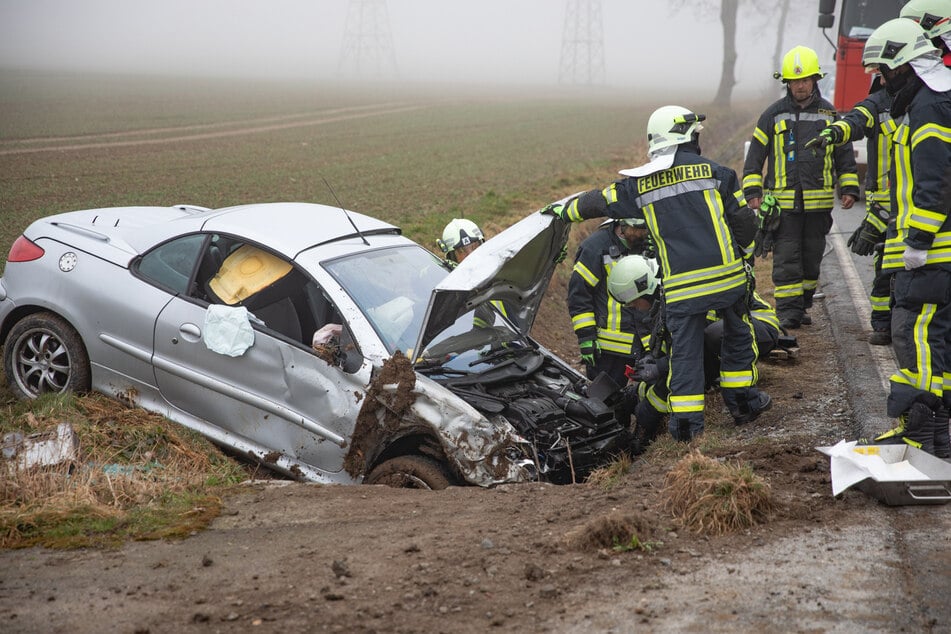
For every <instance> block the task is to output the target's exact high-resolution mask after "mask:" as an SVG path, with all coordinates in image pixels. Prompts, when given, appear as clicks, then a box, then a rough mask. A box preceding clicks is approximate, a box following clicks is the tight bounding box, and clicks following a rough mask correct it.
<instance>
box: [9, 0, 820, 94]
mask: <svg viewBox="0 0 951 634" xmlns="http://www.w3.org/2000/svg"><path fill="white" fill-rule="evenodd" d="M356 4H358V3H357V2H356V0H268V1H267V2H265V1H263V0H188V1H185V0H162V1H160V2H145V1H142V0H82V1H77V0H0V68H27V69H43V70H47V69H49V70H78V71H105V72H120V73H148V74H163V75H199V76H248V77H274V78H307V79H339V78H341V66H342V61H346V56H345V55H344V50H345V41H346V39H347V38H345V33H347V24H348V11H349V10H350V9H352V8H354V5H356ZM719 4H720V3H719V2H718V1H717V0H680V2H659V1H657V0H603V1H602V2H601V3H600V6H601V13H602V20H601V24H602V28H601V33H602V37H603V48H604V74H603V76H604V84H605V85H606V86H607V87H609V88H612V89H614V88H618V89H624V90H638V91H643V92H655V91H658V90H665V91H676V92H678V93H686V94H693V95H696V98H699V99H703V98H710V97H712V96H713V93H714V92H715V90H716V87H717V82H718V80H719V76H720V67H721V63H722V30H721V27H720V23H719V8H718V7H719ZM777 4H778V3H777V2H769V1H764V0H740V17H739V24H738V33H739V35H738V38H737V49H738V62H737V72H736V75H737V87H736V94H737V95H742V94H745V93H753V94H756V93H759V92H761V91H762V90H764V89H768V87H769V86H770V85H771V82H773V80H772V79H771V76H770V75H771V72H772V71H773V70H775V68H774V62H773V53H774V48H775V45H776V38H777V33H778V31H779V30H780V29H778V28H777V18H778V10H777V9H776V5H777ZM384 5H385V10H384V11H374V12H371V14H364V15H369V16H370V17H374V18H375V17H380V16H382V19H381V20H380V25H381V28H383V29H384V31H383V32H386V31H388V33H389V35H390V39H391V40H392V49H391V50H392V51H393V54H392V55H387V56H386V59H387V60H392V61H393V62H394V64H395V68H396V71H395V72H389V71H387V72H386V75H387V76H388V77H390V76H394V77H395V79H396V80H398V81H400V82H407V83H412V82H428V83H431V82H452V83H461V84H482V85H491V84H503V85H522V86H554V85H557V84H558V81H559V68H560V63H561V58H562V48H563V47H564V46H565V44H564V42H565V41H566V38H565V34H566V29H565V23H566V13H567V10H568V9H567V8H568V5H569V2H568V0H480V1H479V2H471V1H462V0H387V1H386V2H385V3H384ZM801 5H805V6H801ZM792 7H793V8H792V11H793V12H794V14H793V15H791V16H790V17H789V18H788V19H787V22H786V25H785V27H784V35H783V42H782V47H783V49H784V50H785V49H788V48H790V47H792V46H794V45H797V44H807V45H810V46H813V47H814V48H816V49H817V50H818V51H819V52H820V55H821V59H822V60H823V61H824V63H826V64H827V65H829V66H830V67H831V55H832V53H831V47H829V45H828V44H826V43H825V42H824V41H823V40H822V37H821V32H820V31H819V30H818V28H816V26H815V24H816V16H817V13H816V11H817V9H816V6H815V3H796V2H794V3H793V4H792ZM355 23H356V21H352V22H351V24H355ZM362 24H363V25H364V26H363V27H362V29H360V30H361V32H363V33H367V32H368V31H369V30H370V26H371V25H370V24H369V22H368V19H365V20H364V21H363V22H362ZM386 27H388V29H387V28H386ZM353 31H354V27H351V32H353ZM594 32H595V33H596V32H597V29H595V30H594ZM350 41H353V40H352V38H351V40H350ZM364 42H365V43H364V44H362V45H360V46H361V47H366V46H375V45H376V43H380V42H384V43H385V38H382V37H375V36H374V37H371V38H370V41H369V43H366V42H367V41H364ZM364 50H365V49H364ZM343 74H344V75H346V72H344V73H343ZM349 78H350V79H355V77H349Z"/></svg>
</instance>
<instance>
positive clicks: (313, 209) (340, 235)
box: [202, 203, 400, 258]
mask: <svg viewBox="0 0 951 634" xmlns="http://www.w3.org/2000/svg"><path fill="white" fill-rule="evenodd" d="M205 218H206V219H205V222H204V223H203V225H202V230H203V231H213V232H217V233H230V234H234V235H238V236H243V237H246V238H248V239H251V240H254V241H256V242H260V243H261V244H265V245H267V246H268V247H270V248H272V249H274V250H276V251H278V252H280V253H282V254H283V255H286V256H287V257H289V258H294V257H296V256H297V254H299V253H300V252H301V251H304V250H305V249H308V248H311V247H313V246H316V245H320V244H326V243H329V242H335V241H337V240H342V239H344V238H347V237H353V236H356V235H357V234H358V233H366V234H374V233H400V230H399V228H398V227H396V226H394V225H391V224H389V223H387V222H383V221H382V220H377V219H376V218H371V217H370V216H365V215H363V214H360V213H357V212H354V211H344V210H343V209H341V208H340V207H330V206H328V205H319V204H314V203H261V204H254V205H239V206H236V207H227V208H224V209H218V210H215V211H211V212H208V214H206V215H205ZM358 230H359V231H358Z"/></svg>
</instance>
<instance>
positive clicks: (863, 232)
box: [846, 220, 885, 255]
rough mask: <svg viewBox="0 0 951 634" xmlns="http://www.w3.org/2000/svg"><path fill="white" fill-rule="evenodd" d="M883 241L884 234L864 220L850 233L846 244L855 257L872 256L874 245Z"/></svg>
mask: <svg viewBox="0 0 951 634" xmlns="http://www.w3.org/2000/svg"><path fill="white" fill-rule="evenodd" d="M884 239H885V233H884V232H883V231H879V230H878V229H876V228H875V227H874V226H872V224H871V223H869V222H868V221H866V220H863V221H862V224H860V225H859V226H858V228H856V230H855V231H854V232H852V235H851V237H849V240H848V242H846V244H847V245H848V247H849V248H850V249H852V253H854V254H855V255H872V253H874V252H875V245H876V244H879V243H880V242H882V241H883V240H884Z"/></svg>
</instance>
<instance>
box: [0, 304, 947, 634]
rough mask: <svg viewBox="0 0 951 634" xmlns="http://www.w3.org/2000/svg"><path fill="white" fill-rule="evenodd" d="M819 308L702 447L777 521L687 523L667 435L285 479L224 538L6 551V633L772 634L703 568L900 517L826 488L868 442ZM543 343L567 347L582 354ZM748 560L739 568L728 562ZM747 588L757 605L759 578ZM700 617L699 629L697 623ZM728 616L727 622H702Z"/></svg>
mask: <svg viewBox="0 0 951 634" xmlns="http://www.w3.org/2000/svg"><path fill="white" fill-rule="evenodd" d="M814 313H815V321H816V324H815V325H813V326H812V327H811V328H808V329H803V330H802V331H800V332H799V337H800V341H801V344H802V356H801V358H800V360H799V362H798V363H796V364H786V365H778V364H764V365H763V367H762V369H761V374H762V384H763V385H764V386H765V387H766V389H768V390H769V391H770V392H771V393H772V396H773V398H774V401H775V404H774V407H773V409H772V411H770V412H768V413H767V414H766V415H764V416H763V417H762V418H761V419H760V420H757V421H755V422H753V423H751V424H749V425H747V426H745V427H743V428H734V427H733V425H732V423H729V422H726V417H725V416H724V414H723V412H722V403H721V401H720V399H719V397H718V396H716V395H714V394H711V395H708V402H707V404H708V408H707V409H708V432H707V434H706V436H705V437H704V438H703V439H701V440H700V441H695V443H694V448H699V449H700V450H701V451H702V452H703V454H704V455H706V456H708V457H713V458H717V459H720V460H722V461H724V462H726V463H728V464H731V465H733V464H735V465H749V466H751V467H752V470H753V472H754V473H755V474H756V476H757V477H758V478H761V479H762V480H763V481H764V482H765V483H767V484H768V486H769V491H770V497H769V500H768V506H769V509H770V510H769V511H768V513H766V514H765V515H763V516H762V517H759V518H758V520H757V521H756V522H755V523H754V524H753V525H752V526H751V527H750V528H746V529H742V530H739V531H732V532H727V533H726V534H723V535H717V536H714V535H707V534H703V533H698V532H693V531H690V530H688V529H685V528H683V527H682V526H681V525H680V524H679V523H678V521H677V520H676V519H675V518H674V516H673V515H672V514H671V512H670V511H668V510H666V508H667V506H668V505H667V502H668V499H669V496H668V495H667V493H666V492H665V489H664V483H665V478H666V477H667V475H668V473H669V472H670V471H671V468H672V466H673V465H674V464H675V463H676V462H677V461H678V460H679V459H680V458H682V457H683V456H684V455H686V454H687V451H688V448H687V447H685V446H683V445H678V444H676V443H673V442H672V441H670V440H668V439H666V438H664V439H661V440H659V441H658V442H657V443H655V445H654V446H653V447H652V448H651V450H650V451H649V452H648V453H647V454H646V455H645V456H644V457H642V458H641V459H639V460H636V461H635V462H634V464H633V466H632V468H631V469H630V470H629V471H628V472H627V473H626V474H623V475H621V476H620V477H619V478H618V479H617V480H616V481H615V482H614V483H613V484H611V483H609V482H605V483H602V484H599V485H594V484H579V485H571V486H554V485H547V484H525V485H507V486H502V487H498V488H495V489H490V490H486V489H479V488H473V487H451V488H449V489H447V490H444V491H438V492H429V491H418V490H401V489H390V488H386V487H382V486H352V487H346V486H320V485H312V484H311V485H308V484H300V483H293V482H286V481H275V480H272V481H269V482H262V483H260V484H252V485H250V486H246V487H242V488H240V489H239V491H238V492H237V493H235V494H234V495H232V496H230V497H228V498H226V499H225V500H224V510H223V513H222V516H221V517H220V518H219V519H218V520H216V521H215V522H214V523H213V524H212V526H211V528H210V529H209V530H207V531H204V532H202V533H200V534H197V535H194V536H193V537H190V538H188V539H186V540H184V541H180V542H139V543H132V544H128V545H126V546H125V547H123V548H121V549H119V550H117V551H104V552H103V551H78V552H77V551H73V552H58V551H49V550H40V549H32V550H23V551H7V552H4V553H2V554H0V570H2V571H3V572H2V573H0V624H2V625H0V629H3V630H4V631H9V632H17V631H22V632H56V631H61V632H87V631H88V632H92V631H101V630H102V625H103V623H106V622H107V623H109V624H110V626H109V628H108V629H110V630H112V631H127V632H153V633H154V632H182V631H186V632H191V631H195V632H198V631H201V632H205V631H223V630H229V631H235V629H237V630H240V631H243V630H245V629H251V628H253V629H254V631H262V632H268V631H274V632H277V631H281V632H287V631H324V630H329V631H337V632H459V631H464V632H481V631H486V630H495V631H506V632H530V631H539V632H542V631H559V632H560V631H628V629H633V628H634V627H635V625H639V626H642V627H646V629H648V630H654V631H656V630H662V629H670V628H674V629H680V628H681V627H686V628H687V629H695V631H704V630H721V631H722V630H724V629H727V630H733V629H735V628H737V627H738V628H739V629H741V630H742V629H746V628H753V627H759V628H764V631H776V630H775V627H776V624H775V623H771V622H770V620H769V619H770V614H771V610H773V609H775V607H776V606H771V605H770V604H768V602H767V603H763V601H762V599H759V598H756V599H755V606H754V607H753V608H749V607H742V606H743V601H744V599H743V597H742V596H740V597H738V596H737V595H742V594H744V592H742V591H740V590H738V587H739V586H736V587H734V585H733V582H724V581H723V580H722V579H721V580H717V579H715V578H714V576H713V573H703V574H701V573H697V574H698V575H700V576H705V577H706V576H707V575H708V574H709V575H711V576H710V577H709V578H705V579H700V580H697V579H694V578H693V577H691V575H693V574H694V573H693V572H692V571H699V570H703V569H704V567H710V566H714V569H715V570H717V571H719V572H718V573H717V574H719V575H727V576H730V575H732V577H730V578H731V579H733V580H734V581H735V582H736V583H740V582H741V581H742V579H743V574H745V572H744V571H747V572H748V571H749V569H750V566H751V565H753V564H750V563H746V564H744V563H742V561H744V558H746V559H749V558H750V557H751V556H752V557H754V558H755V557H756V556H757V555H756V553H761V554H762V555H763V556H767V554H768V553H770V552H771V550H770V549H771V548H774V549H778V550H779V552H780V554H779V555H775V554H773V555H769V557H771V559H770V562H772V565H774V566H777V568H776V569H775V570H774V571H773V572H767V573H766V574H774V573H775V574H779V569H780V568H779V567H780V566H781V567H782V569H783V570H784V571H785V572H784V573H783V574H788V571H789V570H792V569H793V568H792V567H793V566H794V565H795V562H794V561H790V559H793V560H794V559H796V557H797V556H799V555H802V554H801V553H800V554H799V555H796V554H792V553H790V552H789V551H788V550H787V549H788V546H787V545H786V542H785V541H784V540H787V539H788V538H789V536H800V537H802V538H804V539H819V538H820V536H821V538H822V539H826V537H825V536H827V535H829V534H832V535H846V534H850V533H851V532H853V531H861V530H863V526H865V525H866V524H870V525H875V521H881V520H880V518H881V515H882V509H884V508H885V507H881V506H880V505H878V504H877V503H875V502H873V501H870V499H869V498H868V497H867V496H865V495H864V494H862V493H858V492H852V491H846V492H845V493H844V494H842V495H841V496H839V498H833V497H832V495H831V493H830V481H829V471H828V461H827V459H826V458H825V457H824V456H823V455H821V454H820V453H818V452H817V451H816V450H815V449H814V447H815V446H817V445H823V444H831V443H834V442H836V441H837V440H839V439H841V438H848V437H851V436H852V434H851V433H850V430H849V426H850V412H849V410H848V408H847V406H846V401H845V398H844V396H843V387H842V382H841V380H840V379H839V376H838V372H837V370H836V365H835V360H834V358H833V356H832V347H831V346H830V345H828V342H829V341H830V332H829V327H828V324H827V322H826V319H825V316H824V313H823V312H822V310H821V308H817V309H816V310H815V311H814ZM567 335H568V336H569V337H570V336H571V335H570V332H568V333H567ZM546 343H547V344H548V345H549V347H551V348H552V349H556V350H558V349H559V348H563V349H564V352H566V353H567V352H569V351H570V349H571V345H570V344H571V343H572V342H571V341H570V339H564V338H563V340H562V341H558V340H549V341H546ZM817 377H823V378H824V380H817ZM886 510H887V509H886ZM870 518H879V519H878V520H870ZM944 521H947V518H946V516H945V520H944ZM863 539H864V538H863ZM823 543H825V542H823ZM811 548H813V547H812V546H810V549H811ZM827 549H828V550H832V547H827ZM820 550H821V549H820ZM809 552H812V553H813V554H812V556H813V558H815V557H816V554H815V551H813V550H810V551H809ZM945 552H947V549H946V550H945ZM849 557H850V558H851V557H852V555H849ZM734 559H736V560H739V561H740V563H736V564H731V563H724V562H730V561H732V560H734ZM806 563H807V565H808V561H807V562H806ZM936 565H937V564H936ZM941 565H943V564H941ZM817 571H818V569H816V570H815V571H812V572H807V573H806V574H807V577H806V578H811V577H810V575H814V574H817ZM749 574H753V573H749ZM685 575H686V576H685ZM687 583H689V584H691V585H693V586H696V584H700V585H699V587H700V588H701V590H692V592H698V593H699V594H700V595H701V596H699V597H694V598H695V599H696V600H689V601H686V604H687V605H689V606H690V607H689V611H688V612H684V611H683V610H680V609H677V605H676V604H677V601H678V593H677V589H678V588H680V587H682V586H683V584H687ZM749 583H751V584H752V588H753V589H752V590H750V591H748V593H749V594H750V595H751V600H753V599H752V595H754V594H756V593H757V592H762V591H763V583H762V580H761V579H758V578H757V579H755V580H753V581H751V582H749ZM816 583H817V584H818V583H820V582H818V581H817V582H816ZM806 586H808V584H807V583H805V582H802V584H801V587H799V586H796V585H795V584H790V583H786V585H783V586H777V588H779V589H778V590H777V591H776V593H777V594H782V596H783V597H785V598H784V599H783V602H784V603H785V604H786V605H785V607H784V608H783V609H784V610H787V611H788V610H793V612H792V613H791V614H790V618H795V617H796V612H795V611H796V610H799V611H801V612H802V614H800V615H799V616H801V617H803V618H806V617H808V618H812V619H817V618H819V617H820V616H822V617H823V618H825V619H826V620H820V621H818V623H819V626H818V628H817V629H818V630H822V629H825V628H826V627H829V625H830V622H829V621H828V618H833V617H828V618H827V616H823V615H822V614H819V615H818V616H817V615H816V612H815V610H816V608H815V606H814V601H815V592H816V591H817V590H816V588H812V589H808V588H806ZM803 588H806V589H803ZM823 592H828V590H824V591H823ZM797 593H798V594H797ZM803 595H805V596H808V597H810V599H809V602H804V599H803ZM793 599H795V600H793ZM819 600H820V603H821V600H822V597H819ZM825 600H826V601H827V602H829V601H831V600H832V599H830V598H826V599H825ZM807 603H808V605H807ZM725 605H727V606H729V605H732V606H734V607H733V608H732V610H730V609H728V608H726V607H724V606H725ZM790 605H791V606H792V607H790ZM724 610H725V612H724ZM686 614H689V615H690V617H691V618H694V619H698V621H695V624H696V623H699V625H698V626H697V627H691V626H690V625H689V624H687V625H685V624H684V621H683V619H684V618H685V615H686ZM894 614H896V615H898V617H896V618H901V619H905V620H904V621H901V622H899V623H897V624H896V623H894V622H892V623H891V624H890V625H889V627H891V626H895V627H908V628H910V629H912V630H920V629H923V630H928V629H933V628H935V626H936V625H937V624H940V622H941V621H940V618H934V617H931V620H930V621H929V620H925V621H923V620H922V619H923V618H925V617H923V616H922V615H920V614H915V613H911V614H902V613H901V611H895V612H894ZM714 617H716V618H718V619H721V620H720V621H708V622H706V623H704V619H710V618H714ZM843 618H844V617H843ZM619 623H620V624H621V625H618V624H619ZM944 624H945V625H947V621H945V622H944ZM707 625H709V627H707ZM886 629H888V628H886ZM939 629H940V628H937V629H934V631H939Z"/></svg>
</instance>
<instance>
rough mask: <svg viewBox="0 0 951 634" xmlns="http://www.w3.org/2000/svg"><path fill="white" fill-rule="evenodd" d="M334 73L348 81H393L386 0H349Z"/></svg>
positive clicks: (391, 39)
mask: <svg viewBox="0 0 951 634" xmlns="http://www.w3.org/2000/svg"><path fill="white" fill-rule="evenodd" d="M337 72H338V74H339V75H340V76H341V77H344V78H350V79H394V78H395V77H396V75H397V70H396V54H395V52H394V47H393V35H392V33H391V32H390V18H389V14H388V13H387V10H386V0H350V4H349V5H348V7H347V21H346V24H345V26H344V34H343V48H342V50H341V53H340V64H339V66H338V69H337Z"/></svg>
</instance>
